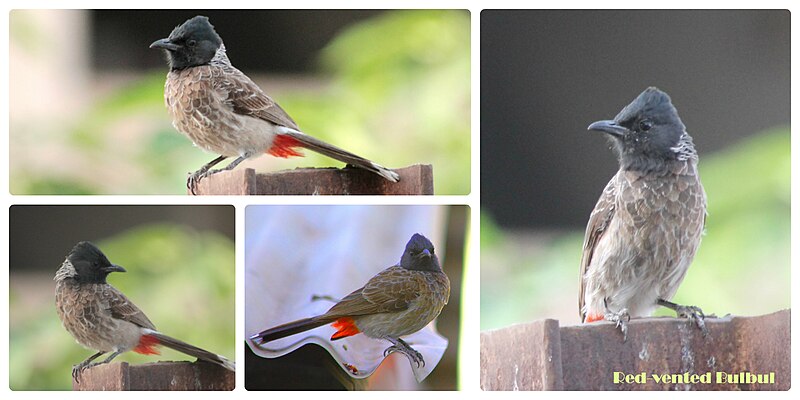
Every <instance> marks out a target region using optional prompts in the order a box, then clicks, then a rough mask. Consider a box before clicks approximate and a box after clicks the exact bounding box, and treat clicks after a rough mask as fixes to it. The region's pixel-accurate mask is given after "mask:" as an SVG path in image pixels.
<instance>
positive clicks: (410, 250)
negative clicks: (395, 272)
mask: <svg viewBox="0 0 800 400" xmlns="http://www.w3.org/2000/svg"><path fill="white" fill-rule="evenodd" d="M400 266H401V267H403V268H405V269H410V270H415V271H441V270H442V267H441V266H439V258H438V257H436V253H434V249H433V243H431V241H430V240H428V238H426V237H425V236H422V235H420V234H419V233H415V234H414V236H411V240H409V241H408V243H407V244H406V250H405V251H404V252H403V257H401V258H400Z"/></svg>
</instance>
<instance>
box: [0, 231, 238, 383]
mask: <svg viewBox="0 0 800 400" xmlns="http://www.w3.org/2000/svg"><path fill="white" fill-rule="evenodd" d="M96 244H97V245H98V246H99V247H100V248H101V249H102V250H103V252H104V253H105V254H106V255H107V256H108V258H109V259H110V260H111V262H113V263H115V264H119V265H122V266H124V267H125V268H126V269H127V270H128V272H127V273H114V274H111V275H110V276H109V278H108V282H109V283H110V284H112V285H114V286H115V287H116V288H118V289H119V290H120V291H122V292H123V293H125V295H126V296H128V297H129V298H130V299H131V300H132V301H133V302H134V303H136V305H137V306H139V307H140V308H141V309H142V311H144V312H145V314H147V316H148V317H149V318H150V320H151V321H153V323H154V324H155V325H156V327H157V328H158V330H159V331H161V332H163V333H165V334H167V335H170V336H173V337H176V338H179V339H181V340H184V341H186V342H188V343H191V344H194V345H197V346H200V347H202V348H204V349H206V350H209V351H213V352H216V353H218V354H221V355H223V356H225V357H227V358H229V359H231V360H233V359H234V358H235V357H234V354H235V340H234V335H235V324H234V319H235V314H236V313H235V308H234V303H235V295H234V293H235V292H234V286H235V274H234V245H233V242H232V241H231V240H230V239H228V238H227V237H225V236H222V235H220V234H218V233H215V232H211V231H204V232H198V231H195V230H193V229H190V228H186V227H184V226H180V225H174V224H154V225H144V226H140V227H137V228H134V229H131V230H129V231H127V232H125V233H123V234H120V235H117V236H114V237H110V238H107V239H105V240H102V241H100V242H97V243H96ZM53 275H55V269H54V270H53ZM20 278H22V277H21V276H19V275H16V276H11V279H10V285H9V286H10V296H9V299H10V324H9V325H10V326H9V328H10V346H9V349H10V355H9V362H10V365H13V366H14V368H11V369H10V387H11V389H12V390H68V389H70V388H71V387H72V386H71V375H70V374H71V371H72V365H74V364H77V363H79V362H81V361H83V360H84V359H86V358H87V357H89V356H90V355H92V354H94V351H92V350H87V349H85V348H83V347H82V346H80V345H79V344H77V343H76V342H75V340H74V339H73V338H72V336H70V334H69V333H68V332H67V331H66V330H64V328H63V327H62V326H61V321H60V320H59V318H58V315H57V314H56V310H55V306H54V298H53V288H54V287H55V283H54V282H53V280H52V279H53V278H52V276H49V275H44V276H43V275H40V274H37V275H31V276H27V277H25V278H26V280H31V279H39V278H40V279H41V282H35V286H36V287H37V288H38V289H41V290H36V291H35V293H34V294H31V293H30V292H27V293H24V292H21V290H24V289H22V288H21V287H20V286H18V285H17V284H16V283H17V282H20V281H19V279H20ZM23 287H25V288H29V284H26V285H24V286H23ZM32 298H33V299H32ZM161 353H162V355H160V356H144V355H140V354H135V353H131V352H128V353H124V354H122V355H120V356H119V357H117V358H115V359H114V361H113V362H122V361H126V362H130V363H134V364H141V363H147V362H156V361H160V360H171V361H179V360H189V361H194V359H193V358H191V357H189V356H185V355H183V354H182V353H178V352H175V351H172V350H170V349H166V348H163V347H162V348H161ZM104 357H105V356H104ZM101 360H102V358H101Z"/></svg>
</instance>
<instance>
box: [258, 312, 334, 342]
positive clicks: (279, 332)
mask: <svg viewBox="0 0 800 400" xmlns="http://www.w3.org/2000/svg"><path fill="white" fill-rule="evenodd" d="M331 322H333V321H331V320H329V319H321V318H319V317H312V318H304V319H300V320H297V321H293V322H289V323H286V324H283V325H278V326H276V327H274V328H270V329H267V330H265V331H262V332H259V333H257V334H255V335H253V336H250V339H251V340H253V341H255V342H256V343H257V344H264V343H267V342H271V341H273V340H278V339H281V338H285V337H287V336H292V335H296V334H298V333H300V332H305V331H307V330H309V329H314V328H316V327H319V326H322V325H325V324H329V323H331Z"/></svg>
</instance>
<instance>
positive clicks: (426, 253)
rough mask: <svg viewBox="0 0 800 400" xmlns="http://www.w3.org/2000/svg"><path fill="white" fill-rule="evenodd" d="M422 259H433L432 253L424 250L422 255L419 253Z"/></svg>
mask: <svg viewBox="0 0 800 400" xmlns="http://www.w3.org/2000/svg"><path fill="white" fill-rule="evenodd" d="M419 255H420V256H421V257H428V258H431V252H430V251H429V250H428V249H425V250H422V253H419Z"/></svg>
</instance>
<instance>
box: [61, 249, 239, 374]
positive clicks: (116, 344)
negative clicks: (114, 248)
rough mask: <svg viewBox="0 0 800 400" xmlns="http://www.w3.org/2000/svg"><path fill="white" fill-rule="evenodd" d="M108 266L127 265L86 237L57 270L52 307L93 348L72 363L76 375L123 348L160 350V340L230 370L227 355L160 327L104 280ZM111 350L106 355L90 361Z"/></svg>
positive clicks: (113, 268)
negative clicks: (101, 358)
mask: <svg viewBox="0 0 800 400" xmlns="http://www.w3.org/2000/svg"><path fill="white" fill-rule="evenodd" d="M111 272H125V269H124V268H122V267H121V266H119V265H115V264H112V263H111V262H110V261H108V258H106V256H105V254H103V252H102V251H100V249H98V248H97V246H95V245H94V244H92V243H89V242H80V243H78V244H77V245H75V247H74V248H73V249H72V251H71V252H70V253H69V255H68V256H67V258H66V259H65V260H64V263H62V264H61V268H59V269H58V272H56V277H55V281H56V310H57V311H58V316H59V318H61V322H62V324H63V325H64V328H65V329H66V330H67V331H68V332H69V333H70V334H71V335H72V336H73V337H74V338H75V340H76V341H77V342H78V343H80V344H81V345H83V346H84V347H87V348H89V349H92V350H96V351H97V353H96V354H94V355H92V356H91V357H89V358H87V359H86V360H84V361H83V362H81V363H80V364H78V365H75V366H74V367H73V369H72V376H73V377H74V378H75V379H76V380H77V379H78V376H79V375H80V373H81V372H82V371H83V370H84V369H86V368H90V367H93V366H95V365H99V364H105V363H108V362H110V361H111V360H113V359H114V357H116V356H118V355H120V354H122V353H124V352H126V351H134V352H136V353H139V354H159V352H158V349H157V346H159V345H163V346H166V347H169V348H171V349H173V350H177V351H179V352H181V353H184V354H188V355H190V356H192V357H197V358H198V359H200V360H203V361H208V362H211V363H214V364H217V365H220V366H222V367H225V368H227V369H229V370H231V371H233V370H234V364H233V363H232V362H231V361H229V360H228V359H226V358H225V357H222V356H220V355H217V354H214V353H211V352H208V351H206V350H203V349H201V348H198V347H195V346H192V345H190V344H188V343H184V342H182V341H180V340H178V339H175V338H171V337H169V336H167V335H165V334H163V333H161V332H158V331H157V330H156V327H155V326H154V325H153V323H152V322H150V319H148V318H147V316H146V315H144V313H143V312H142V311H141V310H140V309H139V307H136V305H135V304H133V303H132V302H131V301H130V300H128V298H127V297H125V295H124V294H122V292H120V291H119V290H117V289H116V288H114V287H113V286H111V285H109V284H108V283H107V282H106V277H107V276H108V274H110V273H111ZM109 352H110V353H111V355H110V356H108V358H106V359H105V360H103V361H101V362H97V363H92V361H94V359H96V358H97V357H100V356H101V355H103V354H105V353H109Z"/></svg>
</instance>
